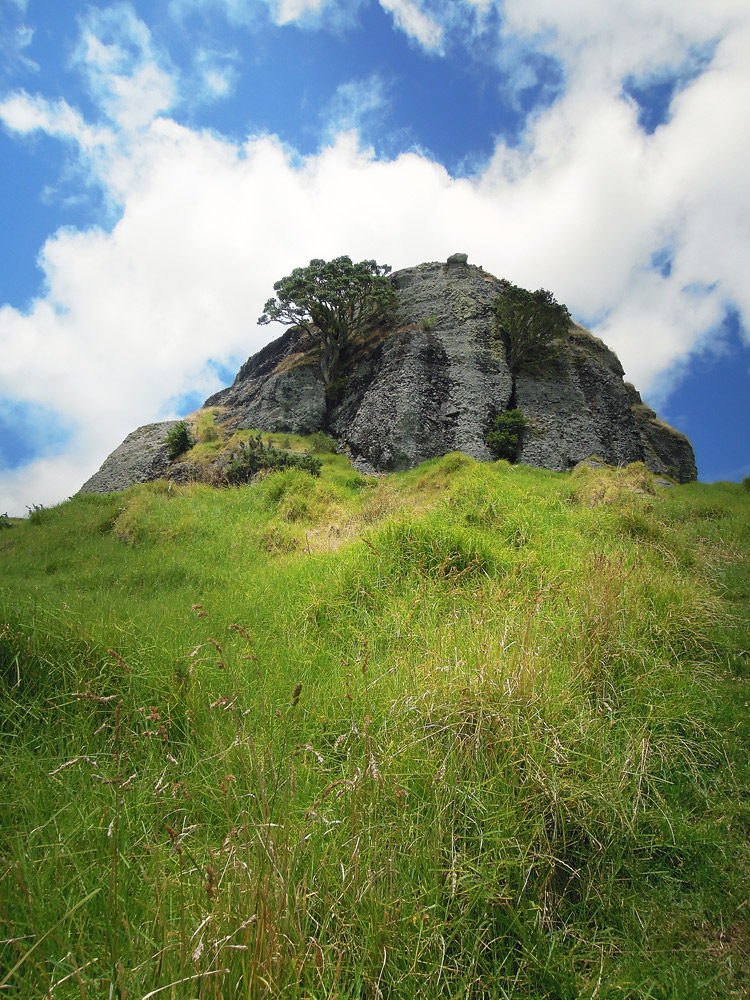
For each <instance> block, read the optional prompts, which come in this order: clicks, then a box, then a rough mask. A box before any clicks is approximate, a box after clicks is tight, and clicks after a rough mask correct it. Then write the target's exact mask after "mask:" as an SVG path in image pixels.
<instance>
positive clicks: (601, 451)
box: [516, 326, 644, 471]
mask: <svg viewBox="0 0 750 1000" xmlns="http://www.w3.org/2000/svg"><path fill="white" fill-rule="evenodd" d="M622 375H623V370H622V366H621V365H620V362H619V361H618V359H617V356H616V355H615V354H614V353H613V352H612V351H610V350H609V348H607V347H605V345H604V344H603V343H602V341H601V340H598V339H597V338H596V337H593V336H592V335H591V334H590V333H588V331H586V330H584V329H583V327H580V326H573V327H572V328H571V331H570V338H569V341H568V344H567V345H566V349H565V353H564V355H563V357H562V358H561V359H560V363H559V364H556V365H554V366H553V367H551V368H550V370H549V371H548V372H545V374H544V375H542V376H532V375H523V374H521V375H519V376H518V377H517V379H516V404H517V405H518V406H519V407H520V408H521V409H522V410H523V412H524V415H525V416H526V419H527V420H528V421H529V428H528V429H527V430H526V432H525V433H524V437H523V441H522V446H521V451H520V454H519V460H520V461H521V462H525V463H526V464H527V465H538V466H540V467H542V468H544V469H553V470H556V471H560V470H563V469H569V468H572V467H573V466H574V465H576V463H578V462H580V461H582V460H583V459H584V458H587V457H588V456H589V455H598V456H599V457H600V458H602V459H603V460H604V461H606V462H607V463H609V464H611V465H620V464H627V463H628V462H636V461H640V460H642V459H643V458H644V455H643V446H642V441H641V437H640V434H639V431H638V426H637V424H636V421H635V417H634V416H633V413H632V411H631V404H630V397H629V394H628V390H627V389H626V387H625V383H624V382H623V380H622Z"/></svg>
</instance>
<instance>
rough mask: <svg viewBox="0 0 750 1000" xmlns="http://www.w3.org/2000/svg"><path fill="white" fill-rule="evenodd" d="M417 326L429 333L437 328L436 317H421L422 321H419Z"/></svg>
mask: <svg viewBox="0 0 750 1000" xmlns="http://www.w3.org/2000/svg"><path fill="white" fill-rule="evenodd" d="M419 325H420V326H421V327H422V329H423V330H426V331H427V332H428V333H430V332H431V331H432V330H434V329H435V328H436V327H437V316H435V315H432V316H423V317H422V319H421V320H420V323H419Z"/></svg>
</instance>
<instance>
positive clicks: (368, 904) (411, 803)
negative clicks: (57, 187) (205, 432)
mask: <svg viewBox="0 0 750 1000" xmlns="http://www.w3.org/2000/svg"><path fill="white" fill-rule="evenodd" d="M274 443H276V444H279V445H281V446H285V447H294V448H296V449H299V450H303V449H305V448H308V449H310V450H315V449H318V451H317V452H316V453H317V454H318V456H319V457H320V458H321V459H322V460H323V463H324V464H323V470H322V475H321V477H320V479H313V478H311V477H309V476H307V475H306V474H304V473H301V472H299V471H297V470H288V471H284V472H279V473H274V474H272V475H269V476H266V477H264V478H261V479H259V480H258V481H257V482H256V483H255V484H253V485H250V486H243V487H239V488H233V489H227V490H221V491H217V490H214V489H211V488H209V487H207V486H203V485H192V486H176V485H175V484H172V485H171V486H169V485H167V484H165V483H154V484H150V485H145V486H138V487H133V488H131V489H130V490H128V491H127V492H125V493H120V494H111V495H109V496H105V497H102V496H97V495H85V496H78V497H74V498H73V499H72V500H70V501H68V502H66V503H65V504H62V505H60V506H59V507H55V508H52V509H37V510H35V511H34V512H33V513H32V515H31V516H30V517H29V518H28V519H27V521H25V522H24V523H22V524H18V523H14V524H12V525H10V526H8V528H7V530H3V531H2V532H0V572H1V573H2V577H3V581H4V586H3V590H2V596H1V597H0V689H1V690H0V706H1V707H0V739H2V763H1V764H0V767H1V768H2V778H1V781H0V789H1V791H0V796H1V800H0V995H1V996H7V997H12V998H14V1000H15V998H18V1000H21V998H27V997H36V996H40V997H41V996H45V997H46V996H51V997H55V998H56V1000H62V998H67V997H71V998H72V997H76V998H92V1000H93V998H94V997H101V996H119V997H122V998H145V997H147V996H152V995H153V996H157V997H162V996H164V997H175V998H185V1000H188V998H197V997H205V998H219V997H221V998H229V997H242V998H251V997H253V998H254V997H289V998H300V1000H301V998H306V1000H319V998H334V997H336V998H355V997H357V998H373V1000H374V998H376V997H393V998H397V997H398V998H400V997H406V998H410V997H415V998H416V997H445V998H448V997H450V998H458V997H462V998H467V1000H468V998H472V1000H473V998H503V997H507V998H514V1000H515V998H528V1000H537V998H539V1000H542V998H545V1000H546V998H560V1000H568V998H571V1000H572V998H590V1000H594V998H602V997H609V998H615V997H616V998H625V997H628V998H633V1000H636V998H638V1000H641V998H646V997H648V998H667V997H669V998H675V1000H677V998H679V1000H685V998H691V997H695V998H696V1000H697V998H704V997H742V996H746V995H747V992H748V990H750V968H749V967H748V959H747V955H748V951H749V950H750V949H749V946H750V918H749V917H748V885H749V884H750V878H748V872H749V870H750V868H749V866H748V860H749V855H750V850H749V849H748V831H749V830H750V801H749V800H748V792H747V789H748V784H749V779H750V765H749V764H748V736H749V735H750V734H749V732H748V730H749V728H750V727H749V725H748V713H747V703H748V701H750V691H749V689H750V683H749V681H748V646H749V645H750V615H749V614H748V595H749V594H750V562H749V561H748V551H750V545H749V544H748V543H749V542H750V511H749V507H750V494H748V492H747V491H745V490H743V489H742V487H741V486H739V485H733V484H717V485H715V486H710V487H709V486H702V485H698V484H695V485H691V486H681V487H673V488H671V489H668V490H658V489H656V488H655V487H654V486H653V483H652V480H651V477H650V476H649V475H648V474H647V473H646V472H645V470H643V468H642V467H639V466H634V467H630V468H629V469H625V470H606V469H605V470H586V471H584V472H582V473H580V474H578V475H576V476H568V475H559V474H553V473H547V472H543V471H541V470H537V469H531V468H525V467H519V466H510V465H508V464H507V463H504V462H498V463H495V464H477V463H475V462H473V461H472V460H470V459H468V458H466V457H465V456H462V455H458V454H455V455H448V456H445V457H444V458H442V459H438V460H434V461H432V462H428V463H425V464H424V465H423V466H420V467H419V468H418V469H415V470H413V471H411V472H409V473H404V474H402V475H398V476H388V477H383V478H381V479H378V480H375V479H370V478H367V477H363V476H361V475H359V474H358V473H356V472H354V471H353V470H352V469H351V468H350V467H349V465H348V463H347V461H346V459H345V458H344V457H343V456H339V455H335V454H333V453H332V452H330V450H329V444H328V442H326V441H322V440H319V441H311V442H305V441H304V440H302V439H294V440H292V439H291V437H289V440H288V441H286V442H284V441H282V440H280V439H279V440H276V439H275V440H274Z"/></svg>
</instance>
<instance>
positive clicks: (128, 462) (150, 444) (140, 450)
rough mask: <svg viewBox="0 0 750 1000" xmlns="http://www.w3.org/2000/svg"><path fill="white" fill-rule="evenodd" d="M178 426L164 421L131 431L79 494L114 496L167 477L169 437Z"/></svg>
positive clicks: (172, 421)
mask: <svg viewBox="0 0 750 1000" xmlns="http://www.w3.org/2000/svg"><path fill="white" fill-rule="evenodd" d="M177 423H178V421H177V420H163V421H162V422H161V423H158V424H146V425H145V426H144V427H139V428H138V429H137V430H135V431H132V432H131V433H130V434H128V436H127V437H126V438H125V440H124V441H123V442H122V444H121V445H120V446H119V447H118V448H115V450H114V451H113V452H112V454H111V455H110V456H109V457H108V458H106V459H105V461H104V464H103V465H102V467H101V469H99V471H98V472H96V473H94V475H93V476H92V477H91V478H90V479H87V480H86V482H85V483H84V484H83V486H82V487H81V489H80V490H79V492H80V493H113V492H115V491H116V490H126V489H127V488H128V486H132V485H133V483H147V482H151V481H152V480H154V479H161V478H162V477H164V476H166V475H167V472H168V471H169V468H170V465H171V462H170V459H169V452H168V450H167V442H166V438H167V434H168V433H169V431H171V430H172V428H173V427H174V426H175V424H177Z"/></svg>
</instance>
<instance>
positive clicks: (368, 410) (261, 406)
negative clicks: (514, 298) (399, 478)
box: [83, 254, 696, 491]
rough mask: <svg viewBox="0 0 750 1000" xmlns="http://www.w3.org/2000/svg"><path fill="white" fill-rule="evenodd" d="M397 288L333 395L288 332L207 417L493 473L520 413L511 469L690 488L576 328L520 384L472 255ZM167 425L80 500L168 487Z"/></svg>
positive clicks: (368, 466)
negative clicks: (476, 465) (638, 465)
mask: <svg viewBox="0 0 750 1000" xmlns="http://www.w3.org/2000/svg"><path fill="white" fill-rule="evenodd" d="M391 279H392V281H393V284H394V287H395V288H396V291H397V293H398V307H397V310H396V314H395V316H394V317H393V318H392V319H391V321H389V322H388V323H387V324H385V325H382V326H380V327H378V326H373V327H371V328H370V329H368V330H365V331H364V333H363V334H362V335H361V336H359V337H358V338H357V339H356V341H355V342H353V343H351V344H349V345H347V350H346V353H345V354H344V355H343V356H342V359H341V366H342V367H341V375H342V377H341V381H340V383H337V384H335V385H331V386H329V387H328V390H327V388H326V386H325V384H324V380H323V376H322V373H321V370H320V349H319V346H318V344H317V343H316V341H315V339H314V338H313V337H312V336H311V335H310V334H308V333H306V332H305V331H303V330H300V329H298V328H294V327H293V328H292V329H290V330H287V332H286V333H285V334H284V335H283V336H281V337H279V338H278V340H275V341H274V342H273V343H271V344H268V345H267V346H266V347H264V348H263V350H261V351H259V352H258V353H257V354H255V355H254V356H253V357H251V358H249V359H248V361H247V362H246V363H245V364H244V365H243V366H242V368H241V369H240V370H239V372H238V374H237V377H236V378H235V380H234V382H233V384H232V385H231V386H229V387H228V388H227V389H223V390H222V391H221V392H218V393H216V394H215V395H213V396H211V397H210V398H209V399H207V400H206V402H205V404H204V406H217V407H218V406H220V407H223V408H224V409H223V413H222V416H221V421H222V423H223V424H224V425H226V426H227V427H229V428H252V429H255V430H259V431H266V432H273V431H282V432H289V433H298V434H309V433H313V432H315V431H318V430H325V431H326V432H327V433H329V434H331V435H333V436H334V437H335V438H336V439H337V441H338V444H339V449H340V450H341V451H344V452H345V453H346V454H348V455H349V456H350V458H351V459H352V462H353V464H354V466H355V468H357V469H359V470H360V471H362V472H366V473H368V474H373V473H379V472H384V471H391V470H395V469H406V468H411V467H413V466H415V465H417V464H419V463H420V462H422V461H424V460H425V459H428V458H433V457H435V456H438V455H443V454H445V453H447V452H450V451H462V452H464V453H466V454H467V455H470V456H471V457H472V458H475V459H477V460H480V461H488V460H490V459H491V457H492V456H491V455H490V453H489V451H488V449H487V445H486V443H485V441H486V435H487V431H488V430H489V429H490V427H491V425H492V421H493V419H494V417H495V416H496V415H497V414H499V413H502V412H503V411H504V410H506V409H508V408H510V407H512V406H518V407H520V408H521V409H522V410H523V411H524V414H525V415H526V418H527V420H528V424H529V426H528V428H527V429H526V431H525V432H524V435H523V439H522V445H521V450H520V455H519V458H520V461H522V462H525V463H527V464H529V465H536V466H540V467H542V468H546V469H551V470H564V469H569V468H571V467H573V466H574V465H575V464H576V463H578V462H580V461H582V460H584V459H586V458H588V457H589V456H591V455H596V456H598V457H599V459H600V460H602V461H604V462H606V463H608V464H624V463H628V462H633V461H643V462H645V463H646V465H647V466H648V468H649V469H651V470H652V471H653V472H654V473H656V474H657V475H660V476H664V475H669V476H671V477H672V478H674V479H676V480H677V481H679V482H688V481H690V480H692V479H695V478H696V469H695V459H694V457H693V450H692V447H691V446H690V442H689V441H688V439H687V438H686V437H685V435H684V434H680V433H679V432H678V431H675V430H674V428H672V427H669V425H668V424H665V423H664V422H663V421H661V420H659V419H658V417H657V416H656V414H655V413H654V412H653V410H650V409H649V408H648V407H647V406H645V405H644V404H643V402H642V400H641V397H640V396H639V395H638V393H637V391H636V390H635V389H634V388H633V387H632V386H631V385H629V384H628V383H626V382H624V381H623V370H622V367H621V365H620V362H619V361H618V359H617V357H616V356H615V354H613V352H612V351H610V350H609V349H608V348H607V347H606V346H605V345H604V344H603V343H602V342H601V341H600V340H598V339H597V338H596V337H593V336H592V335H591V334H590V333H588V332H587V331H586V330H584V329H583V328H582V327H579V326H575V325H572V326H571V329H570V336H569V340H568V342H567V343H566V344H565V346H564V349H563V351H562V352H561V356H560V358H559V360H558V361H557V362H555V363H554V364H553V365H549V366H548V367H547V368H546V369H545V370H544V371H543V372H542V373H537V374H528V373H527V374H523V373H522V374H519V375H517V377H516V378H515V379H514V378H513V376H512V375H511V372H510V370H509V368H508V365H507V363H506V358H505V348H504V346H503V343H502V340H501V339H500V338H499V337H498V336H497V334H496V330H495V319H494V310H493V307H492V304H493V301H494V299H495V298H496V297H497V295H498V294H499V293H500V292H501V291H502V290H503V288H504V287H505V286H507V282H506V281H504V280H500V279H498V278H495V277H493V276H492V275H491V274H488V273H487V272H486V271H484V270H483V269H482V268H480V267H477V266H476V265H471V264H468V262H467V255H466V254H452V255H451V257H449V258H448V261H447V262H446V263H445V264H439V263H431V264H420V265H418V266H417V267H410V268H405V269H404V270H402V271H397V272H395V273H394V274H393V275H392V276H391ZM173 425H174V422H167V423H164V424H156V425H150V428H139V430H138V431H135V432H134V433H133V434H131V435H130V436H129V437H128V438H127V439H126V441H125V442H124V443H123V444H122V445H121V446H120V448H119V449H117V451H116V452H114V453H113V454H112V455H111V456H110V457H109V458H108V459H107V461H106V462H105V463H104V466H102V469H101V470H100V471H99V473H97V474H96V475H95V476H93V477H92V478H91V479H90V480H89V481H88V482H87V483H86V484H85V485H84V487H83V489H84V490H88V491H92V490H97V491H104V488H106V489H108V490H109V489H124V488H125V487H126V486H128V485H130V482H142V481H144V480H145V479H150V478H157V477H158V476H163V475H165V474H166V472H167V468H168V464H169V463H168V458H167V455H166V450H165V448H164V447H163V445H161V444H160V443H159V442H160V441H163V439H164V437H165V436H166V432H167V430H168V429H169V428H170V427H171V426H173ZM157 428H158V430H156V429H157ZM157 438H158V439H159V442H158V441H157Z"/></svg>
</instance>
